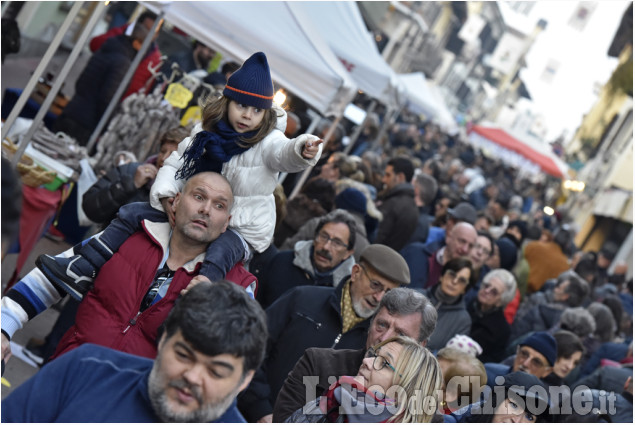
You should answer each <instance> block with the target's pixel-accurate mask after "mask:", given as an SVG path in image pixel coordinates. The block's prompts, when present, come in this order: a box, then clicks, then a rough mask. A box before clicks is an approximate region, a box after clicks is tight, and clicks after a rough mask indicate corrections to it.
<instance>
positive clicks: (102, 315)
mask: <svg viewBox="0 0 635 425" xmlns="http://www.w3.org/2000/svg"><path fill="white" fill-rule="evenodd" d="M232 204H233V194H232V190H231V187H230V185H229V182H228V181H227V179H225V177H223V176H221V175H220V174H218V173H212V172H203V173H198V174H195V175H194V176H192V177H191V178H190V179H189V180H188V181H187V182H186V183H185V186H184V187H183V189H182V191H181V192H180V193H178V194H177V195H176V197H175V200H174V203H173V205H172V209H173V211H174V212H175V225H174V227H173V228H172V227H171V226H170V224H169V223H168V222H163V223H158V222H157V223H154V222H150V221H148V220H144V222H143V230H141V231H138V232H136V233H134V234H133V235H132V236H130V237H129V238H128V239H127V240H126V242H124V244H123V245H122V246H121V248H120V249H119V251H118V252H117V253H116V254H115V255H113V257H112V259H111V260H109V261H108V262H107V263H106V264H105V265H104V266H103V267H102V268H101V270H100V271H99V273H98V274H97V276H96V278H95V285H94V288H93V289H92V290H91V291H90V292H88V294H87V295H86V296H85V297H84V299H83V300H82V302H81V303H80V305H79V308H78V311H77V315H76V318H75V325H74V326H73V327H71V328H70V329H69V330H68V331H67V332H66V334H65V335H64V337H63V338H62V340H61V341H60V343H59V344H58V346H57V350H56V351H55V353H54V354H53V356H52V357H51V358H56V357H58V356H60V355H61V354H63V353H65V352H67V351H70V350H72V349H74V348H76V347H78V346H80V345H82V344H84V343H93V344H98V345H102V346H106V347H110V348H114V349H117V350H120V351H124V352H127V353H131V354H136V355H139V356H144V357H149V358H153V357H154V356H156V353H157V347H156V340H157V333H158V328H159V326H161V324H162V323H163V321H164V320H165V318H166V317H167V315H168V313H169V312H170V310H171V309H172V306H173V305H174V303H175V302H176V299H177V298H178V297H179V295H180V293H181V291H182V290H184V289H186V288H187V287H188V285H189V284H190V283H192V282H197V281H200V280H201V277H197V274H198V270H199V269H200V265H201V263H202V261H203V258H204V255H205V251H206V249H207V247H208V246H209V244H210V243H211V242H212V241H214V240H216V238H218V236H219V235H220V234H221V233H223V232H224V231H225V230H226V229H227V226H228V223H229V219H230V217H231V215H230V211H231V207H232ZM79 248H80V246H76V247H74V248H71V249H69V250H68V251H66V252H64V253H62V254H60V255H62V256H64V257H70V256H71V255H73V254H74V253H75V252H77V251H78V250H79ZM203 279H206V278H203ZM226 279H227V280H230V281H232V282H235V283H237V284H238V285H239V286H242V287H243V288H248V287H250V286H251V285H252V283H253V282H254V280H255V277H254V276H253V275H252V274H250V273H248V272H247V271H246V270H245V269H244V268H243V267H242V264H240V263H239V264H237V265H235V266H234V267H233V268H232V269H231V270H230V271H229V272H228V273H227V275H226ZM65 295H66V292H64V291H62V290H61V289H58V288H57V287H56V286H54V285H53V284H52V283H51V282H50V281H48V280H47V279H46V277H45V276H44V275H43V274H42V272H41V271H40V270H39V269H37V268H36V269H34V270H33V271H31V272H30V273H29V274H28V275H27V276H25V277H24V278H23V279H22V280H21V281H20V282H18V284H16V285H15V286H14V287H13V288H11V290H10V291H9V293H8V294H7V295H6V296H5V297H3V298H2V358H3V360H6V359H8V356H10V354H11V348H10V343H9V340H10V338H11V337H12V336H13V334H14V333H15V332H17V331H18V330H19V329H20V328H22V327H23V326H24V325H25V324H26V323H27V322H28V321H29V320H30V319H32V318H33V317H35V316H36V315H38V314H39V313H41V312H42V311H44V310H45V309H47V308H48V307H50V306H52V305H53V304H55V303H57V302H58V301H60V300H61V299H62V297H63V296H65Z"/></svg>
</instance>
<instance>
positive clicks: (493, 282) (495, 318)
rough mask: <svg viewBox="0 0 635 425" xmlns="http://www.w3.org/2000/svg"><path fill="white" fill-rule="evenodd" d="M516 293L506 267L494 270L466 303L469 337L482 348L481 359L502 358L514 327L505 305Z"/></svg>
mask: <svg viewBox="0 0 635 425" xmlns="http://www.w3.org/2000/svg"><path fill="white" fill-rule="evenodd" d="M515 294H516V279H515V278H514V275H513V274H511V273H510V272H509V271H507V270H505V269H494V270H492V271H490V272H489V273H487V274H486V275H485V277H483V283H481V288H480V289H479V291H478V294H477V295H476V298H475V299H474V300H473V301H472V302H471V303H470V304H468V306H467V311H468V312H469V313H470V316H471V318H472V328H471V330H470V337H471V338H472V339H473V340H475V341H476V342H478V343H479V344H480V345H481V347H482V348H483V353H482V354H481V355H480V356H478V359H479V360H480V361H481V362H483V363H486V362H499V361H500V360H502V359H503V356H504V353H505V347H506V346H507V340H508V339H509V336H510V335H511V326H510V325H509V323H508V322H507V319H505V314H504V313H503V310H504V308H505V307H506V306H507V304H509V302H510V301H511V300H512V299H513V298H514V295H515Z"/></svg>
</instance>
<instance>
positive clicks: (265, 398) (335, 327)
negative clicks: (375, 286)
mask: <svg viewBox="0 0 635 425" xmlns="http://www.w3.org/2000/svg"><path fill="white" fill-rule="evenodd" d="M348 280H349V277H346V278H344V279H342V281H341V282H340V283H339V285H338V286H337V287H336V288H333V287H331V288H326V287H317V286H301V287H299V288H294V289H292V290H291V291H289V292H288V293H286V294H285V295H283V296H282V297H281V298H279V299H278V300H277V301H276V302H275V303H273V304H272V305H271V306H270V307H269V308H267V311H266V312H267V326H268V329H269V341H268V343H267V355H266V357H265V361H264V363H263V365H262V366H261V367H260V369H259V370H258V372H257V373H256V376H255V377H254V379H253V380H252V382H251V384H250V385H249V387H248V388H247V389H246V390H245V392H244V393H243V394H242V395H241V396H239V398H238V408H239V409H240V411H241V413H242V414H243V415H244V416H245V418H246V419H247V420H248V421H256V420H258V419H260V418H261V417H263V416H265V415H268V414H270V413H272V412H273V405H274V403H275V401H276V397H277V395H278V392H279V391H280V388H282V384H283V383H284V381H285V379H286V378H287V375H288V374H289V372H290V371H291V370H292V369H293V367H294V365H295V364H296V362H297V361H298V359H300V357H302V355H303V354H304V352H305V350H306V349H307V348H310V347H322V348H328V347H330V348H337V349H339V348H349V349H362V348H365V346H366V337H367V334H368V327H369V324H370V318H369V319H366V320H363V321H362V322H360V323H358V324H357V325H355V326H354V327H353V328H352V329H350V330H349V331H348V332H346V333H344V334H343V333H342V310H341V300H342V289H343V287H344V285H345V284H346V282H347V281H348Z"/></svg>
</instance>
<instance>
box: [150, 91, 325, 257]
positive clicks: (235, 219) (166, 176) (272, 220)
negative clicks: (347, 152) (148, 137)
mask: <svg viewBox="0 0 635 425" xmlns="http://www.w3.org/2000/svg"><path fill="white" fill-rule="evenodd" d="M274 109H276V112H277V113H278V115H279V117H278V121H277V124H276V128H275V129H274V130H272V131H271V132H270V133H269V134H268V135H267V136H265V138H264V139H262V140H261V141H260V142H259V143H257V144H256V145H254V146H252V147H251V148H250V149H249V150H247V151H245V152H243V153H242V154H240V155H234V156H233V157H232V158H231V159H230V160H229V161H228V162H226V163H224V164H223V169H222V172H221V174H222V175H223V176H225V177H226V178H227V180H229V183H230V185H231V188H232V191H233V193H234V206H233V208H232V211H231V214H232V216H231V219H230V221H229V225H230V227H232V228H233V229H234V230H236V231H237V232H238V233H240V235H241V236H242V237H243V238H244V239H245V241H247V243H249V245H251V246H252V247H253V248H254V249H255V250H256V251H258V252H263V251H264V250H265V249H267V247H268V246H269V244H270V243H271V241H272V240H273V231H274V229H275V226H276V204H275V200H274V197H273V191H274V189H275V188H276V185H277V184H278V173H279V172H280V171H284V172H287V173H296V172H299V171H302V170H304V169H305V168H307V167H309V166H313V165H315V164H316V163H317V161H318V159H320V155H321V153H322V145H320V147H319V151H318V154H317V155H316V156H315V157H314V158H313V159H305V158H303V157H302V149H303V148H304V144H305V143H306V142H307V141H311V140H313V141H315V140H318V138H317V137H316V136H313V135H310V134H303V135H301V136H298V137H296V138H295V139H288V138H287V137H286V136H285V135H284V130H285V129H286V126H287V113H286V112H285V111H284V110H283V109H282V108H280V107H279V106H277V105H276V104H275V103H274ZM199 131H201V125H200V124H199V125H197V126H196V127H195V128H194V130H193V133H192V136H191V137H187V138H185V139H184V140H183V141H182V142H181V143H179V147H178V150H177V151H175V152H172V155H170V156H169V157H168V159H167V160H166V161H165V163H164V164H163V167H161V169H160V170H159V172H158V174H157V177H156V180H155V182H154V184H153V185H152V189H151V191H150V203H151V204H152V206H153V207H154V208H157V209H159V210H163V206H162V205H161V201H160V199H161V198H164V197H172V196H174V195H176V193H178V192H180V190H181V188H182V187H183V185H184V181H183V180H176V179H175V174H176V172H177V170H178V169H179V168H180V167H181V165H182V164H183V159H182V156H183V153H184V152H185V150H186V149H187V147H188V146H189V145H190V143H191V141H192V140H193V138H194V137H193V136H194V135H195V134H196V133H198V132H199Z"/></svg>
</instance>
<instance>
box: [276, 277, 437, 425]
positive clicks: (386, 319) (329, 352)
mask: <svg viewBox="0 0 635 425" xmlns="http://www.w3.org/2000/svg"><path fill="white" fill-rule="evenodd" d="M436 324H437V310H436V309H435V308H434V306H433V305H432V304H431V303H430V300H428V298H426V296H425V295H423V294H422V293H421V292H419V291H415V290H414V289H411V288H404V287H400V288H395V289H392V290H391V291H390V292H388V293H386V295H385V296H384V297H383V298H382V299H381V302H380V303H379V308H378V309H377V313H375V315H374V316H373V318H372V319H371V322H370V328H369V329H368V337H367V338H366V345H365V347H364V348H360V349H357V350H351V349H349V350H343V349H333V348H308V349H307V350H306V351H305V352H304V354H303V355H302V357H301V358H300V360H298V362H297V363H296V365H295V366H294V367H293V370H292V371H291V372H289V375H288V376H287V378H286V380H285V381H284V385H283V386H282V388H281V389H280V392H279V393H278V398H277V399H276V403H275V406H274V409H273V421H274V422H284V421H285V420H286V419H287V418H288V417H289V416H291V414H292V413H293V412H295V411H296V410H297V409H299V408H300V407H302V406H304V405H305V404H306V403H307V402H308V401H310V400H312V399H314V398H316V397H319V396H320V395H322V394H323V393H324V391H326V390H327V389H328V388H329V386H330V385H331V384H332V383H333V382H335V381H336V380H337V379H339V377H341V376H354V375H355V374H356V373H357V370H358V369H359V365H360V363H361V362H362V360H363V359H364V354H365V353H366V350H367V349H368V348H370V347H373V346H375V345H377V344H379V343H380V342H382V341H385V340H387V339H388V338H391V337H393V336H397V335H401V336H407V337H410V338H412V339H414V340H416V341H418V342H419V343H420V344H421V345H423V346H425V345H427V343H428V338H430V335H431V334H432V332H434V329H435V326H436Z"/></svg>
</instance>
